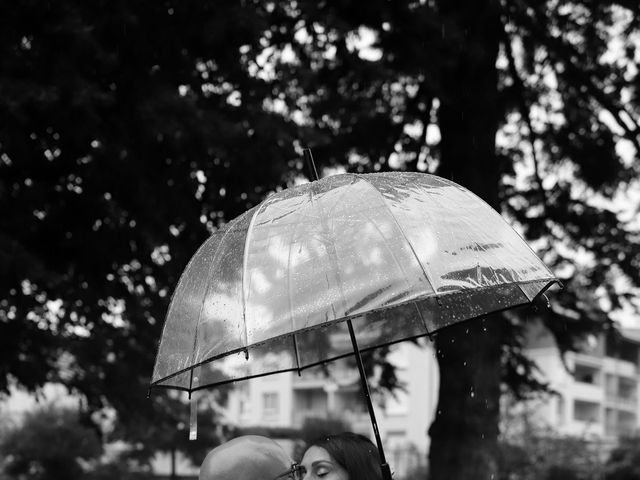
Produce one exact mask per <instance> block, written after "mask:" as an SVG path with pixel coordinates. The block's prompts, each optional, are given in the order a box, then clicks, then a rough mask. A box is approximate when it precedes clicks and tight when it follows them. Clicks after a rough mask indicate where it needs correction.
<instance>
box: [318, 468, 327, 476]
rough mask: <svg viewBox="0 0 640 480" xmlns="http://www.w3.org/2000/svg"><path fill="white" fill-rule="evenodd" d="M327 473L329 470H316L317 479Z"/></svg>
mask: <svg viewBox="0 0 640 480" xmlns="http://www.w3.org/2000/svg"><path fill="white" fill-rule="evenodd" d="M327 473H329V470H328V469H326V468H319V469H318V470H316V475H317V476H318V477H324V476H325V475H326V474H327Z"/></svg>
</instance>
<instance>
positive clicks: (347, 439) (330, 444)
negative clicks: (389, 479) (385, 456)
mask: <svg viewBox="0 0 640 480" xmlns="http://www.w3.org/2000/svg"><path fill="white" fill-rule="evenodd" d="M300 463H301V465H302V466H303V467H304V469H305V470H306V473H305V476H304V480H318V479H322V480H381V478H382V474H381V472H380V457H379V456H378V450H377V448H376V446H375V445H374V444H373V443H372V442H371V440H369V439H368V438H367V437H365V436H363V435H358V434H356V433H351V432H345V433H340V434H337V435H329V436H326V437H322V438H319V439H318V440H316V441H315V442H312V443H311V446H310V447H309V448H308V449H307V450H306V451H305V453H304V456H303V457H302V461H301V462H300Z"/></svg>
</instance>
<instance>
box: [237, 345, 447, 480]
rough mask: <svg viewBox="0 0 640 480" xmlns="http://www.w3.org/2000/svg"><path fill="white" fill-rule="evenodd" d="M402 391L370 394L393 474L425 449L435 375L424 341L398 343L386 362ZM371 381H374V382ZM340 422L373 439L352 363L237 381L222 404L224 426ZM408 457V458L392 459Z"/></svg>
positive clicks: (433, 405)
mask: <svg viewBox="0 0 640 480" xmlns="http://www.w3.org/2000/svg"><path fill="white" fill-rule="evenodd" d="M388 358H389V361H390V362H391V363H393V364H394V365H395V366H396V367H397V375H398V377H399V378H400V380H401V381H402V382H403V383H404V384H405V386H406V391H398V392H396V395H395V396H390V395H384V396H380V395H372V400H373V402H374V408H375V411H376V418H377V420H378V426H379V430H380V434H381V436H382V439H383V442H384V445H385V452H386V453H387V455H388V457H389V458H388V459H387V460H388V461H389V463H390V464H391V465H392V467H394V468H395V470H396V472H398V474H400V475H402V474H403V473H404V472H402V471H399V470H407V469H410V468H411V467H412V466H414V465H412V462H416V461H420V462H423V461H424V459H425V458H426V453H427V451H428V447H429V437H428V433H427V430H428V428H429V425H431V422H432V420H433V416H434V414H435V409H436V405H437V400H438V385H439V374H438V365H437V361H436V359H435V356H434V352H433V348H432V346H431V344H430V342H429V341H428V340H424V341H422V342H421V344H420V345H415V344H413V343H411V342H403V343H400V344H397V345H395V346H394V347H393V350H392V352H391V354H390V356H389V357H388ZM374 381H375V380H374ZM310 417H314V418H318V417H320V418H340V419H342V420H344V421H345V422H346V423H348V425H349V426H350V427H351V429H352V430H353V431H355V432H358V433H362V434H365V435H367V436H369V438H373V430H372V428H371V422H370V419H369V414H368V411H367V407H366V404H365V400H364V398H363V396H362V393H361V386H360V380H359V376H358V370H357V368H356V366H355V363H354V361H353V359H352V358H347V359H341V360H338V361H335V362H330V363H328V364H327V365H326V368H325V369H323V368H311V369H307V370H303V371H302V372H301V375H298V374H297V373H293V372H286V373H280V374H276V375H270V376H266V377H261V378H255V379H252V380H248V381H244V382H238V384H237V386H236V388H235V389H234V391H233V392H232V393H231V394H230V397H229V400H228V404H227V421H228V422H229V423H232V424H235V425H240V426H267V427H293V428H300V427H301V426H302V425H303V423H304V421H305V419H307V418H310ZM406 452H414V455H412V458H414V460H408V459H406V458H402V459H400V458H394V455H395V456H397V455H405V454H406Z"/></svg>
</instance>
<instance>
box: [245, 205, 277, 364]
mask: <svg viewBox="0 0 640 480" xmlns="http://www.w3.org/2000/svg"><path fill="white" fill-rule="evenodd" d="M270 204H271V201H270V199H269V198H267V199H266V200H265V201H264V202H263V203H262V204H261V205H260V206H259V207H258V209H257V210H256V212H255V213H254V214H253V217H251V221H250V222H249V226H248V227H247V236H246V237H245V239H244V253H243V254H242V272H240V274H241V276H242V282H241V283H242V295H241V297H242V323H243V326H244V346H245V350H244V355H245V359H246V360H249V330H248V328H247V291H248V289H249V287H248V285H247V283H246V277H247V275H246V274H247V257H248V255H247V254H248V253H249V244H250V243H251V237H252V236H253V225H254V224H255V222H256V220H257V218H258V214H259V213H260V212H262V210H264V209H265V207H266V206H267V205H270Z"/></svg>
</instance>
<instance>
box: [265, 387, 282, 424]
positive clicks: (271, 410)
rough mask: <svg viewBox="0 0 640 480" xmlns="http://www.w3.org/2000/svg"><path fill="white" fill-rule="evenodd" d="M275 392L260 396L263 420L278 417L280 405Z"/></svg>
mask: <svg viewBox="0 0 640 480" xmlns="http://www.w3.org/2000/svg"><path fill="white" fill-rule="evenodd" d="M279 400H280V399H279V398H278V393H277V392H270V393H263V394H262V415H263V416H264V417H265V418H273V417H276V416H278V413H279V410H280V405H279Z"/></svg>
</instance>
